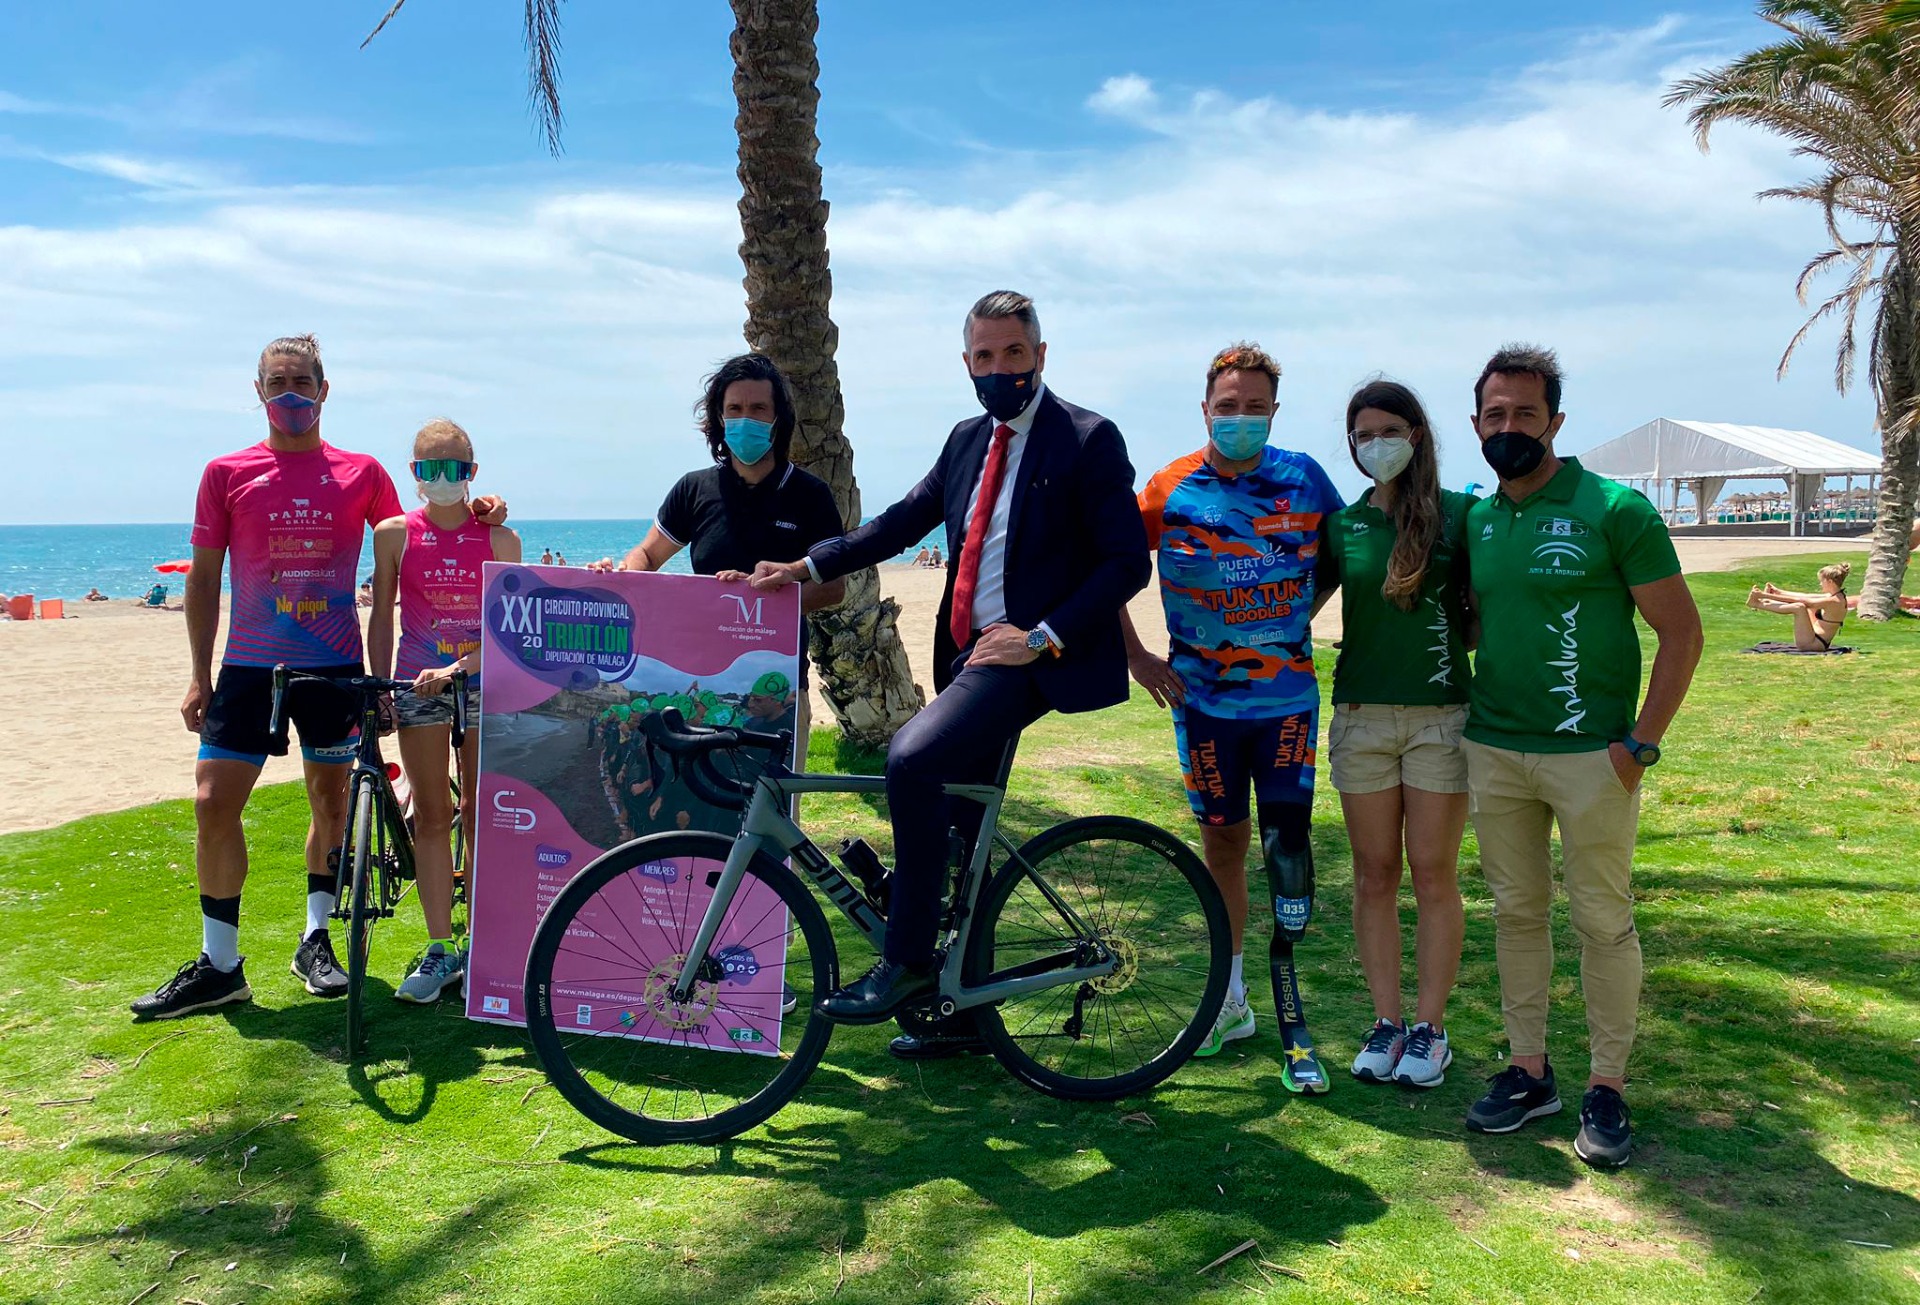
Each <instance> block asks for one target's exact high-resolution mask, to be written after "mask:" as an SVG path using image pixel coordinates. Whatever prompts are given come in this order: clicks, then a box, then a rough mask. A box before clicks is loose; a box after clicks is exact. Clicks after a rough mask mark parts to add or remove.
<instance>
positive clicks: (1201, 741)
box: [1122, 344, 1342, 1093]
mask: <svg viewBox="0 0 1920 1305" xmlns="http://www.w3.org/2000/svg"><path fill="white" fill-rule="evenodd" d="M1279 376H1280V368H1279V366H1278V365H1277V364H1276V363H1275V362H1274V361H1273V359H1272V358H1270V357H1268V355H1267V354H1266V353H1265V352H1264V351H1263V350H1261V349H1260V348H1259V346H1257V345H1251V344H1237V345H1233V346H1231V347H1229V348H1227V349H1224V350H1222V351H1221V352H1220V353H1219V354H1218V355H1217V356H1216V357H1215V358H1214V360H1213V363H1212V365H1211V366H1210V367H1209V368H1208V369H1207V390H1206V397H1205V400H1204V401H1203V403H1202V408H1201V410H1202V413H1203V415H1204V417H1205V419H1206V422H1207V444H1206V446H1205V447H1204V448H1202V449H1200V450H1198V451H1197V452H1194V453H1190V454H1188V455H1186V456H1185V457H1183V458H1179V459H1177V460H1175V461H1174V462H1172V463H1170V464H1169V465H1167V466H1166V467H1164V468H1162V469H1161V470H1160V471H1159V472H1158V473H1156V474H1155V475H1154V477H1153V478H1152V479H1151V480H1150V481H1148V483H1147V487H1146V489H1145V490H1144V491H1142V493H1141V495H1140V510H1141V516H1142V517H1143V518H1144V519H1145V522H1146V527H1147V538H1148V541H1149V543H1150V544H1151V545H1152V546H1153V548H1154V550H1155V555H1156V560H1157V562H1158V567H1159V576H1160V597H1161V601H1162V605H1163V608H1164V610H1165V614H1166V621H1167V634H1168V643H1169V648H1168V655H1167V656H1166V657H1164V658H1162V657H1159V656H1157V655H1155V654H1154V653H1152V652H1149V651H1148V650H1147V648H1146V647H1145V646H1144V644H1143V643H1142V642H1141V640H1140V637H1139V635H1138V633H1137V632H1136V631H1135V629H1134V627H1133V624H1132V622H1131V620H1129V619H1127V617H1126V616H1125V614H1124V613H1123V614H1122V624H1123V633H1124V636H1125V638H1126V643H1127V663H1128V666H1129V668H1130V669H1131V670H1132V672H1133V676H1134V678H1135V679H1136V680H1138V681H1139V682H1140V684H1141V685H1142V686H1144V687H1145V688H1146V689H1147V691H1148V692H1149V693H1151V694H1152V695H1153V699H1154V701H1155V702H1156V703H1157V704H1159V705H1160V706H1162V707H1169V708H1171V709H1172V714H1173V726H1174V739H1175V746H1176V748H1177V749H1178V751H1179V755H1180V769H1181V773H1182V774H1183V775H1184V777H1185V779H1186V785H1187V798H1188V801H1189V803H1190V804H1191V805H1192V807H1193V813H1194V816H1195V817H1196V818H1197V819H1198V820H1199V822H1200V841H1201V848H1202V851H1203V852H1204V854H1205V858H1206V862H1207V869H1208V870H1209V871H1211V872H1212V874H1213V877H1214V881H1215V882H1216V883H1218V884H1219V886H1220V892H1221V896H1222V897H1223V898H1224V899H1225V900H1226V905H1227V918H1228V920H1229V922H1230V923H1231V925H1232V928H1233V951H1234V956H1233V968H1232V971H1231V973H1230V974H1229V976H1228V983H1227V999H1226V1003H1225V1005H1223V1006H1222V1008H1221V1011H1220V1017H1219V1020H1218V1022H1217V1023H1216V1024H1215V1026H1214V1030H1213V1034H1212V1036H1211V1037H1209V1038H1208V1039H1207V1041H1206V1042H1204V1043H1202V1044H1201V1046H1200V1049H1199V1050H1198V1051H1197V1052H1196V1053H1195V1054H1196V1055H1200V1056H1212V1055H1217V1054H1218V1053H1219V1051H1220V1049H1221V1048H1222V1047H1224V1046H1225V1045H1226V1044H1227V1043H1229V1042H1233V1041H1236V1040H1238V1039H1241V1038H1248V1037H1252V1036H1253V1034H1254V1031H1255V1028H1254V1016H1253V1010H1252V1006H1251V1003H1250V1002H1249V999H1248V993H1247V986H1246V978H1245V974H1244V965H1243V945H1244V941H1245V936H1246V927H1247V917H1248V915H1249V914H1250V904H1249V893H1248V883H1247V857H1248V854H1249V852H1250V851H1251V850H1252V843H1253V821H1252V819H1251V817H1252V815H1253V814H1255V813H1256V812H1257V814H1258V816H1259V820H1260V858H1261V862H1262V876H1263V880H1264V887H1265V893H1266V900H1267V901H1268V903H1269V904H1270V906H1269V909H1271V910H1272V912H1273V923H1274V929H1273V938H1272V941H1271V942H1270V943H1269V944H1268V951H1267V954H1268V965H1269V968H1270V970H1271V975H1272V981H1273V995H1274V1007H1275V1012H1276V1014H1277V1016H1278V1018H1279V1022H1280V1040H1281V1045H1282V1048H1283V1050H1284V1053H1285V1054H1284V1056H1283V1059H1282V1071H1281V1077H1282V1080H1283V1081H1284V1082H1285V1084H1286V1086H1287V1087H1288V1088H1289V1089H1290V1090H1292V1091H1294V1092H1310V1093H1320V1092H1325V1091H1326V1090H1327V1088H1328V1085H1329V1079H1328V1076H1327V1072H1326V1069H1325V1068H1324V1067H1323V1066H1322V1065H1321V1063H1320V1061H1319V1058H1318V1057H1317V1056H1316V1055H1315V1053H1314V1047H1313V1038H1312V1036H1311V1035H1310V1034H1309V1033H1308V1032H1307V1021H1306V1011H1305V1007H1304V1004H1303V1002H1302V1001H1301V996H1300V979H1299V974H1298V972H1297V971H1296V970H1295V967H1294V960H1293V949H1294V946H1295V944H1297V943H1298V942H1299V941H1300V939H1301V938H1302V937H1304V936H1305V933H1306V928H1307V923H1308V921H1309V920H1310V919H1311V918H1312V915H1313V850H1312V846H1311V843H1310V841H1309V837H1308V834H1309V828H1310V823H1311V814H1312V806H1313V767H1314V746H1315V740H1316V738H1317V736H1318V726H1319V707H1320V688H1319V684H1318V681H1316V680H1315V678H1314V671H1313V649H1312V641H1311V633H1310V628H1309V621H1310V619H1311V616H1312V610H1313V607H1314V600H1315V593H1314V579H1313V572H1314V565H1315V561H1316V559H1317V558H1318V556H1319V551H1320V530H1321V523H1322V522H1323V520H1324V519H1325V518H1326V517H1327V516H1328V515H1330V514H1331V513H1333V512H1334V511H1336V510H1337V509H1338V508H1340V507H1341V506H1342V504H1341V500H1340V496H1339V493H1338V492H1337V491H1336V490H1335V489H1334V487H1333V483H1332V482H1331V481H1330V480H1328V478H1327V474H1326V472H1324V471H1323V470H1321V468H1320V466H1319V464H1318V463H1316V462H1315V461H1314V460H1313V459H1312V458H1309V457H1307V456H1306V455H1304V454H1300V453H1292V452H1288V451H1286V450H1284V449H1279V448H1274V447H1272V446H1271V445H1269V444H1268V443H1267V437H1268V434H1269V433H1270V430H1271V426H1272V421H1273V412H1274V403H1275V399H1276V397H1277V391H1278V388H1279ZM1249 792H1251V795H1252V799H1253V801H1252V803H1251V804H1250V803H1249V801H1248V796H1249Z"/></svg>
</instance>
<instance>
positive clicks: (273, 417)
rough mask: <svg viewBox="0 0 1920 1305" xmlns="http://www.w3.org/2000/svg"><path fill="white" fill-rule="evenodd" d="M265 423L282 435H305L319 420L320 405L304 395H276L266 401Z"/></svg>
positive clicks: (290, 393) (289, 393)
mask: <svg viewBox="0 0 1920 1305" xmlns="http://www.w3.org/2000/svg"><path fill="white" fill-rule="evenodd" d="M266 408H267V421H268V422H269V423H270V424H271V425H272V426H273V428H274V429H275V430H277V431H279V432H280V433H281V434H282V435H305V434H306V433H307V432H308V431H310V430H312V429H313V424H314V423H315V422H317V421H319V420H320V405H319V403H318V402H316V401H315V400H313V399H309V398H307V397H306V396H305V395H304V394H294V393H292V392H291V391H289V392H288V393H286V394H276V395H274V396H273V397H272V398H271V399H268V400H267V403H266Z"/></svg>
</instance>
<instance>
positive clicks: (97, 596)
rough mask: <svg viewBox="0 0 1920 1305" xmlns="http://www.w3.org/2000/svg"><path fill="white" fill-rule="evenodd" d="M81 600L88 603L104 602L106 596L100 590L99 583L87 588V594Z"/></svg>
mask: <svg viewBox="0 0 1920 1305" xmlns="http://www.w3.org/2000/svg"><path fill="white" fill-rule="evenodd" d="M82 601H83V602H89V603H104V602H106V601H107V596H106V595H105V594H103V593H101V592H100V586H99V585H95V586H94V587H93V588H91V589H89V590H87V596H86V597H85V598H84V599H83V600H82Z"/></svg>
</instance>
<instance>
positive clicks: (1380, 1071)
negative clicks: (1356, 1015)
mask: <svg viewBox="0 0 1920 1305" xmlns="http://www.w3.org/2000/svg"><path fill="white" fill-rule="evenodd" d="M1406 1045H1407V1031H1406V1030H1405V1029H1403V1028H1402V1027H1400V1026H1399V1025H1398V1024H1395V1023H1394V1022H1393V1021H1392V1020H1375V1021H1374V1022H1373V1027H1372V1028H1371V1029H1368V1030H1367V1041H1366V1045H1365V1046H1363V1047H1361V1048H1360V1054H1359V1055H1357V1056H1355V1057H1354V1058H1353V1076H1354V1077H1355V1078H1357V1079H1359V1080H1360V1081H1361V1082H1363V1083H1385V1082H1387V1081H1388V1080H1389V1079H1391V1078H1392V1077H1393V1070H1394V1066H1396V1065H1398V1064H1399V1063H1400V1050H1401V1048H1403V1047H1405V1046H1406Z"/></svg>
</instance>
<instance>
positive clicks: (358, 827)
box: [267, 665, 467, 1060]
mask: <svg viewBox="0 0 1920 1305" xmlns="http://www.w3.org/2000/svg"><path fill="white" fill-rule="evenodd" d="M315 684H323V685H327V686H328V687H329V688H331V689H332V690H333V691H335V692H340V693H346V694H348V695H350V696H352V697H354V698H356V699H357V701H358V711H359V716H360V742H359V747H358V750H357V751H356V752H355V753H354V758H353V769H352V771H351V772H349V774H348V778H347V825H346V830H345V832H344V833H343V834H342V836H341V839H340V846H339V848H338V849H336V851H335V854H334V855H333V856H332V857H331V858H330V861H331V864H332V865H333V867H334V869H335V872H336V873H337V875H338V878H337V879H336V880H335V883H334V908H333V914H332V918H333V919H335V920H342V921H345V922H346V925H347V954H346V970H347V1059H348V1060H352V1059H353V1058H354V1057H356V1056H358V1055H359V1054H360V1052H361V1050H362V1049H363V1048H364V1047H365V1045H366V1010H365V1002H364V999H363V998H364V993H365V989H366V982H367V959H368V952H369V948H370V944H371V942H372V936H373V925H374V922H375V921H376V920H381V919H385V918H387V917H389V916H391V915H392V914H393V910H394V907H396V906H398V905H399V904H400V902H401V900H402V899H403V898H405V897H406V895H407V893H408V891H409V890H410V889H411V888H412V887H413V879H414V860H413V832H412V825H411V822H410V820H409V819H408V816H407V813H406V812H405V810H403V809H402V807H401V803H400V799H399V798H398V796H396V794H395V793H394V787H393V777H392V775H391V773H390V769H389V766H388V765H387V763H386V762H384V761H383V760H382V759H381V756H380V721H381V699H382V697H383V696H384V695H386V694H390V693H398V692H400V691H401V690H403V689H411V688H412V687H413V683H412V681H410V680H389V679H384V678H382V677H381V676H378V675H347V676H340V677H338V678H332V677H328V676H323V675H308V674H306V673H304V672H301V671H294V670H290V669H289V668H288V667H286V666H285V665H280V666H275V667H274V668H273V712H272V715H271V717H270V718H269V720H268V724H267V730H268V732H269V733H270V734H272V735H273V737H274V738H275V739H276V740H278V741H279V743H280V745H281V746H283V747H284V746H285V742H286V740H285V732H286V712H285V705H286V696H287V694H288V693H289V692H291V691H292V690H293V689H294V688H295V687H297V686H301V685H315ZM447 691H448V692H449V693H451V694H453V747H454V750H455V751H456V752H458V750H459V748H460V745H461V743H462V741H463V740H464V739H465V738H466V733H467V677H466V675H465V673H458V674H456V675H455V676H454V677H453V683H452V684H451V685H449V686H448V690H447ZM456 773H457V771H456ZM456 782H457V781H456ZM455 827H456V828H458V824H457V822H456V826H455ZM458 865H459V862H458V861H457V860H456V862H455V866H456V869H457V867H458Z"/></svg>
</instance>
